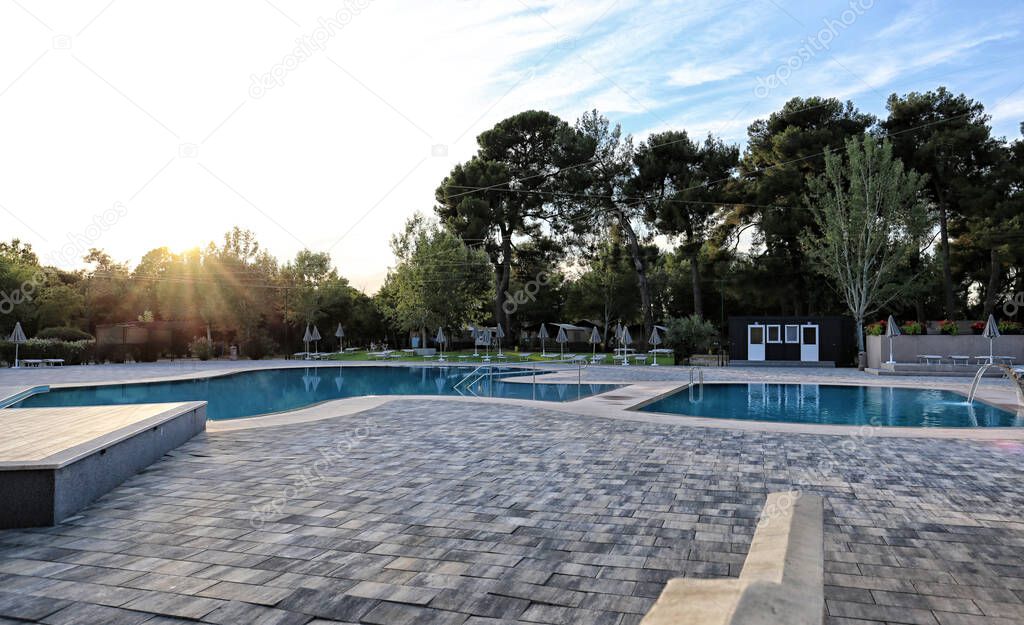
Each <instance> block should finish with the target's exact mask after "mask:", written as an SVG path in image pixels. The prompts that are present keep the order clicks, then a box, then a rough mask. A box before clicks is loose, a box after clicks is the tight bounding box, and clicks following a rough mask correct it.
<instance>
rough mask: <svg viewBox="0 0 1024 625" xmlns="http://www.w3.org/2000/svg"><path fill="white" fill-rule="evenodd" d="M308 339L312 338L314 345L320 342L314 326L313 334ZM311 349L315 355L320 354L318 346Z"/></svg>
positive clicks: (318, 333)
mask: <svg viewBox="0 0 1024 625" xmlns="http://www.w3.org/2000/svg"><path fill="white" fill-rule="evenodd" d="M310 338H312V339H313V341H314V342H315V343H319V342H320V330H317V329H316V326H313V334H312V336H311V337H310ZM313 349H314V351H316V352H317V353H319V352H320V346H319V345H317V346H316V347H314V348H313Z"/></svg>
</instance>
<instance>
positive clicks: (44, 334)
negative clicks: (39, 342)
mask: <svg viewBox="0 0 1024 625" xmlns="http://www.w3.org/2000/svg"><path fill="white" fill-rule="evenodd" d="M33 338H37V339H57V340H59V341H88V340H91V339H92V338H93V336H92V335H91V334H89V333H88V332H83V331H82V330H79V329H78V328H69V327H67V326H64V327H60V328H46V329H45V330H40V331H39V332H38V333H37V334H36V335H35V337H33Z"/></svg>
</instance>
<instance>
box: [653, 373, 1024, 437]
mask: <svg viewBox="0 0 1024 625" xmlns="http://www.w3.org/2000/svg"><path fill="white" fill-rule="evenodd" d="M641 410H643V411H647V412H665V413H671V414H683V415H690V416H694V417H718V418H723V419H742V420H745V421H782V422H786V423H822V424H829V425H866V424H872V425H879V426H902V427H924V428H936V427H946V428H974V427H1024V417H1018V416H1016V415H1014V414H1013V413H1011V412H1007V411H1006V410H1001V409H999V408H996V407H995V406H992V405H990V404H986V403H983V402H980V401H977V402H974V404H973V405H968V404H967V398H966V397H964V396H963V395H960V394H958V393H953V392H951V391H940V390H932V389H916V388H895V387H878V386H839V385H828V384H706V385H705V386H704V392H703V397H701V394H700V391H699V389H698V388H696V387H695V388H694V391H693V394H692V397H691V393H690V392H689V390H688V389H685V390H682V391H680V392H676V393H674V394H672V395H669V396H667V397H664V398H662V399H659V400H657V401H655V402H653V403H651V404H648V405H646V406H644V407H643V408H641Z"/></svg>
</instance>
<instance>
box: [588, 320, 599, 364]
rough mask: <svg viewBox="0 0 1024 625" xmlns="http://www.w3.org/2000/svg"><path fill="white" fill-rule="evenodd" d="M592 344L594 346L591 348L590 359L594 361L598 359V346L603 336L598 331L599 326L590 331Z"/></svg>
mask: <svg viewBox="0 0 1024 625" xmlns="http://www.w3.org/2000/svg"><path fill="white" fill-rule="evenodd" d="M589 342H590V344H591V345H593V347H592V348H591V354H590V359H591V360H593V359H594V358H596V357H597V344H598V343H600V342H601V334H600V333H599V332H598V331H597V326H594V327H593V328H591V329H590V341H589Z"/></svg>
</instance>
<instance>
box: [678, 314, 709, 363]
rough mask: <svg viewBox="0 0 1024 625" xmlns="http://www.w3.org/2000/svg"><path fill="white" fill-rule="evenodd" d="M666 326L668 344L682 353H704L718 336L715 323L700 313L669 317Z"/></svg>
mask: <svg viewBox="0 0 1024 625" xmlns="http://www.w3.org/2000/svg"><path fill="white" fill-rule="evenodd" d="M667 327H668V333H667V340H668V344H669V345H671V346H672V347H673V348H675V351H676V352H677V353H680V354H683V355H689V354H695V353H698V352H699V353H706V352H707V351H708V349H709V348H710V347H711V345H712V344H714V342H715V340H716V339H717V338H718V330H716V329H715V325H714V324H713V323H711V322H710V321H708V320H707V319H704V318H702V317H701V316H700V315H690V316H689V317H677V318H674V319H671V318H670V319H669V320H668V323H667Z"/></svg>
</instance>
